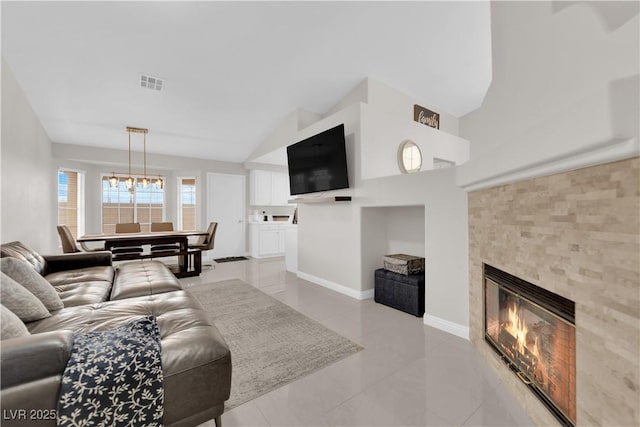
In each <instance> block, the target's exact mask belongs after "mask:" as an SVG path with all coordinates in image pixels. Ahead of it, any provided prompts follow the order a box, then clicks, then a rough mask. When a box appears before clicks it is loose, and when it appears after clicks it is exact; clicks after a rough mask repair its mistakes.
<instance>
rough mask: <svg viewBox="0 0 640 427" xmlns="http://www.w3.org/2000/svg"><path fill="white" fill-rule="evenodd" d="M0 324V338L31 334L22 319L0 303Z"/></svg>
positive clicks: (5, 338) (6, 338)
mask: <svg viewBox="0 0 640 427" xmlns="http://www.w3.org/2000/svg"><path fill="white" fill-rule="evenodd" d="M0 324H2V327H1V328H0V340H8V339H9V338H17V337H26V336H27V335H31V334H29V330H28V329H27V327H26V326H25V325H24V323H22V320H20V318H19V317H18V316H16V315H15V314H14V313H13V312H12V311H11V310H9V309H8V308H7V307H5V306H4V305H0Z"/></svg>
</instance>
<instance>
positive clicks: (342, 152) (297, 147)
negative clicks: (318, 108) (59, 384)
mask: <svg viewBox="0 0 640 427" xmlns="http://www.w3.org/2000/svg"><path fill="white" fill-rule="evenodd" d="M287 161H288V163H289V189H290V190H291V194H292V195H293V194H306V193H314V192H317V191H328V190H338V189H341V188H349V177H348V174H347V153H346V149H345V144H344V124H341V125H339V126H336V127H334V128H332V129H329V130H326V131H324V132H322V133H319V134H317V135H314V136H312V137H310V138H307V139H304V140H302V141H300V142H297V143H295V144H293V145H290V146H288V147H287Z"/></svg>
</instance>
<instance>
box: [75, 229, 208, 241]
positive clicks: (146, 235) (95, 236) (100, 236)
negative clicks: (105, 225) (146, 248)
mask: <svg viewBox="0 0 640 427" xmlns="http://www.w3.org/2000/svg"><path fill="white" fill-rule="evenodd" d="M206 235H207V232H206V231H200V230H192V231H184V230H174V231H149V232H140V233H113V234H106V233H89V234H85V235H83V236H80V237H78V238H77V239H76V240H77V241H78V242H100V241H106V240H109V241H117V240H131V239H140V240H144V239H154V238H158V237H189V236H206Z"/></svg>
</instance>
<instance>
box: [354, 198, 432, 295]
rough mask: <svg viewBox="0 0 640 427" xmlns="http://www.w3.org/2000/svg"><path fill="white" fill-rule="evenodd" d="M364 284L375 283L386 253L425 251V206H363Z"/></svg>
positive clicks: (371, 284)
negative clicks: (377, 271) (375, 274)
mask: <svg viewBox="0 0 640 427" xmlns="http://www.w3.org/2000/svg"><path fill="white" fill-rule="evenodd" d="M361 227H362V231H363V232H362V233H361V245H362V281H363V288H365V289H368V288H371V287H373V286H374V281H373V272H374V271H375V270H377V269H378V268H382V267H383V266H384V262H383V260H384V255H388V254H397V253H404V254H409V255H415V256H421V257H424V255H425V241H424V238H425V216H424V205H422V206H397V207H363V208H362V217H361Z"/></svg>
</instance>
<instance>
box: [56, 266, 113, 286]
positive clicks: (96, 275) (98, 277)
mask: <svg viewBox="0 0 640 427" xmlns="http://www.w3.org/2000/svg"><path fill="white" fill-rule="evenodd" d="M113 276H114V269H113V267H111V266H105V267H87V268H79V269H77V270H64V271H59V272H57V273H51V274H47V275H46V276H45V277H44V278H45V279H46V280H47V282H49V283H51V284H52V285H53V286H61V285H68V284H71V283H80V282H109V283H112V282H113Z"/></svg>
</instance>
